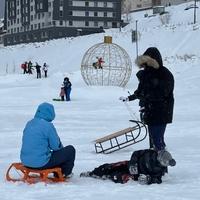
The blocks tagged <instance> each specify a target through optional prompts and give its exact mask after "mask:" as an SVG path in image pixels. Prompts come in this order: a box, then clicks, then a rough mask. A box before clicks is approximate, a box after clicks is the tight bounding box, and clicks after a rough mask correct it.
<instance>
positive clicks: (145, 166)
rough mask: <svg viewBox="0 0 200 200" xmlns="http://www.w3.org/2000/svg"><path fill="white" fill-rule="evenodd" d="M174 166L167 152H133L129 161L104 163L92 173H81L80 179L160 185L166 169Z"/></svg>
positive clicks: (151, 150)
mask: <svg viewBox="0 0 200 200" xmlns="http://www.w3.org/2000/svg"><path fill="white" fill-rule="evenodd" d="M175 165H176V161H175V160H174V159H173V158H172V156H171V154H170V153H169V152H168V151H166V150H163V151H160V152H157V151H155V150H153V149H145V150H138V151H135V152H133V154H132V156H131V159H130V161H120V162H116V163H106V164H103V165H100V166H99V167H97V168H95V169H94V170H92V171H88V172H82V173H81V174H80V177H94V178H100V179H110V180H112V181H113V182H115V183H122V184H123V183H126V182H128V181H129V180H130V179H132V180H134V181H138V182H139V183H140V184H147V185H150V184H153V183H157V184H160V183H162V176H164V174H165V173H166V172H167V167H168V166H175Z"/></svg>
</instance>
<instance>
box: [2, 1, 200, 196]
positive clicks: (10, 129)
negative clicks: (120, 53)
mask: <svg viewBox="0 0 200 200" xmlns="http://www.w3.org/2000/svg"><path fill="white" fill-rule="evenodd" d="M198 4H199V2H198ZM187 5H188V4H182V5H179V6H174V7H168V8H167V11H168V12H169V14H170V19H169V23H168V24H162V22H161V20H160V16H157V15H156V16H151V15H152V10H148V11H143V12H138V13H132V14H131V16H130V20H131V23H130V24H129V25H128V26H127V27H124V28H123V29H122V30H121V31H120V30H116V29H112V30H107V31H106V33H102V34H94V35H89V36H84V37H76V38H66V39H60V40H54V41H49V42H45V43H34V44H26V45H25V44H24V45H17V46H11V47H1V48H0V74H1V76H0V96H1V98H0V133H1V134H0V146H1V151H0V163H1V168H0V194H1V199H2V200H27V199H28V200H36V199H42V200H51V199H52V200H53V199H56V200H66V199H73V200H79V199H82V200H94V199H95V200H96V199H97V200H98V199H105V200H109V199H112V198H115V199H116V200H121V199H127V200H129V199H130V200H131V199H140V200H146V199H154V200H157V199H159V200H160V199H162V200H171V199H173V200H197V199H199V197H200V189H199V188H200V175H199V169H200V162H199V160H200V148H199V146H200V134H199V132H200V128H199V125H200V123H199V120H200V106H199V101H200V93H199V88H200V81H199V80H200V47H199V44H200V37H199V35H200V29H199V27H200V23H199V20H200V14H199V9H197V24H196V25H194V24H192V22H193V10H192V9H190V10H187V11H185V10H184V8H185V7H186V6H187ZM145 13H148V15H149V16H150V17H146V18H145V17H144V14H145ZM135 20H138V30H139V32H140V37H139V54H142V53H143V52H144V50H146V48H148V47H149V46H156V47H157V48H158V49H159V50H160V51H161V53H162V55H163V60H164V65H165V66H166V67H168V68H169V69H170V70H171V71H172V73H173V74H174V78H175V91H174V93H175V109H174V120H173V123H172V124H170V125H168V127H167V130H166V134H165V138H166V143H167V149H168V150H169V151H170V152H171V153H172V154H173V156H174V158H175V159H176V161H177V165H176V166H175V167H174V168H169V173H168V174H167V175H166V176H165V177H163V183H162V184H161V185H150V186H147V185H139V184H138V183H137V182H134V181H130V182H128V183H127V184H124V185H122V184H115V183H112V182H111V181H108V180H107V181H102V180H97V179H90V178H80V177H79V174H80V172H82V171H87V170H92V169H93V168H94V167H96V166H98V165H100V164H102V163H105V162H115V161H120V160H128V159H130V156H131V154H132V152H133V151H135V150H138V149H144V148H148V138H147V139H146V140H145V141H143V142H141V143H138V144H137V145H133V146H130V147H128V148H125V149H123V150H120V151H117V152H115V153H112V154H109V155H102V154H98V155H97V154H96V153H95V149H94V144H93V141H94V140H95V139H97V138H99V137H102V136H104V135H107V134H110V133H112V132H115V131H118V130H120V129H123V128H127V127H129V126H131V125H132V124H131V123H130V122H129V119H131V117H132V116H131V115H130V113H129V111H130V109H131V111H132V112H131V113H132V115H133V113H134V114H135V115H136V116H138V115H139V114H138V109H139V108H138V102H137V101H134V102H129V103H128V104H129V106H130V109H127V108H126V106H125V105H124V104H123V103H121V102H119V100H118V98H119V96H122V95H128V93H127V91H130V92H133V91H134V89H135V88H136V87H137V79H136V78H135V73H136V72H137V70H138V69H137V67H136V66H135V65H134V60H135V58H136V51H135V43H132V42H131V30H132V29H135ZM104 35H110V36H112V37H113V43H116V44H118V45H120V46H121V47H123V48H124V49H125V50H126V51H127V52H128V54H129V55H130V57H131V59H132V62H133V72H132V76H131V79H130V81H129V82H128V84H127V86H126V88H119V87H88V86H87V85H86V84H85V83H84V81H83V79H82V77H81V73H80V65H81V60H82V57H83V55H84V53H85V52H86V50H87V49H88V48H90V47H91V46H92V45H94V44H96V43H100V42H103V37H104ZM29 60H31V61H32V62H38V63H39V64H43V63H44V62H47V63H48V65H49V66H50V67H49V77H48V78H46V79H45V78H42V79H36V74H35V73H34V74H33V75H24V74H22V71H21V69H20V64H21V63H22V62H24V61H29ZM65 76H69V78H70V80H71V82H72V86H73V88H72V94H71V98H72V101H71V102H53V101H52V98H55V97H58V94H59V90H60V85H61V84H62V81H63V78H64V77H65ZM44 101H46V102H50V103H52V104H53V105H54V106H55V111H56V118H55V120H54V125H55V127H56V128H57V131H58V134H59V136H60V138H61V140H62V142H63V144H64V145H68V144H72V145H74V147H75V148H76V162H75V167H74V170H73V172H74V176H73V177H72V178H71V179H70V181H69V182H68V183H62V184H48V185H45V184H43V183H37V184H34V185H27V184H25V183H10V182H7V181H6V180H5V173H6V170H7V168H8V166H9V165H10V164H11V163H12V162H18V161H19V153H20V148H21V138H22V132H23V128H24V126H25V124H26V122H27V121H28V120H30V119H31V118H32V117H33V116H34V113H35V111H36V108H37V106H38V104H40V103H42V102H44Z"/></svg>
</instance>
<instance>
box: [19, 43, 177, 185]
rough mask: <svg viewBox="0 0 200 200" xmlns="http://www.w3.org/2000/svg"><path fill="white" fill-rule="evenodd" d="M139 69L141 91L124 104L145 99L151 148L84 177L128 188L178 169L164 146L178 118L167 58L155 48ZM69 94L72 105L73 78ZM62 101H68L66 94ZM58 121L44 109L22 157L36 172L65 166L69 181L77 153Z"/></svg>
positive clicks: (66, 86)
mask: <svg viewBox="0 0 200 200" xmlns="http://www.w3.org/2000/svg"><path fill="white" fill-rule="evenodd" d="M136 64H137V65H138V67H139V69H140V70H139V71H138V73H137V74H136V76H137V78H138V81H139V84H138V87H137V89H136V90H135V92H134V93H133V94H132V95H130V96H127V97H120V98H119V99H120V100H121V101H122V102H124V103H127V102H128V101H133V100H136V99H138V100H139V106H140V112H141V120H142V121H143V123H144V124H145V125H146V126H147V127H148V132H149V140H150V147H149V148H147V149H142V150H137V151H134V152H133V153H132V155H131V157H130V159H129V160H124V161H119V162H114V163H112V162H111V163H105V164H102V165H100V166H97V167H96V168H95V169H93V170H91V171H86V172H82V173H81V174H80V176H81V177H94V178H100V179H110V180H112V181H114V182H115V183H126V182H127V181H128V180H130V179H132V180H134V181H138V182H139V183H141V184H152V183H157V184H160V183H162V177H163V176H164V175H165V173H168V166H171V167H173V166H175V165H176V161H175V160H174V158H173V157H172V155H171V154H170V153H169V152H168V151H167V150H166V144H165V141H164V133H165V129H166V126H167V124H168V123H171V122H172V117H173V106H174V96H173V90H174V78H173V75H172V73H171V72H170V71H169V70H168V69H167V68H166V67H164V66H163V61H162V57H161V54H160V52H159V50H158V49H157V48H155V47H150V48H148V49H147V50H146V51H145V52H144V54H143V55H141V56H139V57H138V58H137V59H136ZM63 91H64V92H65V95H66V100H70V96H69V95H70V92H71V82H70V81H69V78H68V77H66V78H64V82H63ZM61 98H62V99H63V100H64V96H63V94H62V95H61ZM54 118H55V111H54V107H53V105H52V104H49V103H42V104H40V105H39V106H38V108H37V110H36V113H35V116H34V118H33V119H32V120H31V121H29V122H28V123H27V125H26V127H25V129H24V132H23V139H22V148H21V155H20V157H21V161H22V163H23V164H24V165H25V166H27V167H31V168H37V169H46V168H51V167H61V169H62V173H63V175H64V176H65V177H67V176H69V175H70V174H71V173H72V170H73V167H74V161H75V148H74V147H73V146H72V145H68V146H65V147H64V146H63V144H62V142H61V140H60V138H59V136H58V134H57V132H56V129H55V127H54V125H53V123H52V121H53V120H54ZM44 138H45V139H44Z"/></svg>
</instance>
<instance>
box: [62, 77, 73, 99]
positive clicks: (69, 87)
mask: <svg viewBox="0 0 200 200" xmlns="http://www.w3.org/2000/svg"><path fill="white" fill-rule="evenodd" d="M63 84H64V89H65V95H66V101H71V98H70V94H71V90H72V83H71V82H70V80H69V78H68V77H65V78H64V81H63Z"/></svg>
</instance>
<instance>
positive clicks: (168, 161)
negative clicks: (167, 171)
mask: <svg viewBox="0 0 200 200" xmlns="http://www.w3.org/2000/svg"><path fill="white" fill-rule="evenodd" d="M157 160H158V161H159V162H160V164H161V165H162V166H164V167H167V166H175V165H176V161H175V160H174V159H173V158H172V155H171V154H170V153H169V152H168V151H166V150H161V151H158V157H157Z"/></svg>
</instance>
